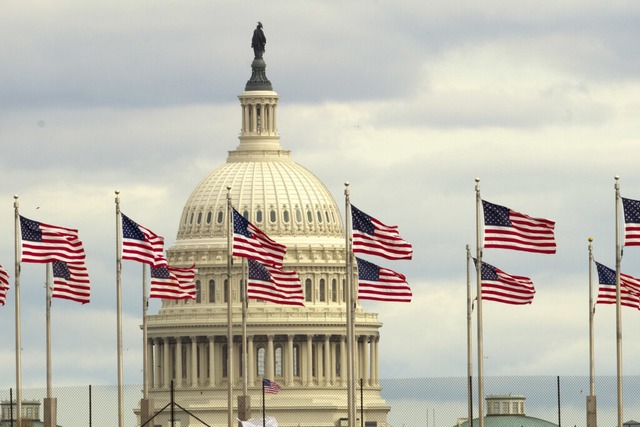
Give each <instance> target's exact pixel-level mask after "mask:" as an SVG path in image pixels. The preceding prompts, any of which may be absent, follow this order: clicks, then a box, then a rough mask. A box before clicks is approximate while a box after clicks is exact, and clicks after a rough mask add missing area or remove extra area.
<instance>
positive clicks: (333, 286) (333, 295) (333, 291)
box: [331, 279, 338, 302]
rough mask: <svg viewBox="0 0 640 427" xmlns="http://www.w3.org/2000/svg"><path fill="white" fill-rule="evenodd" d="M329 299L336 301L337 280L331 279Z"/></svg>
mask: <svg viewBox="0 0 640 427" xmlns="http://www.w3.org/2000/svg"><path fill="white" fill-rule="evenodd" d="M331 301H333V302H338V281H337V280H336V279H331Z"/></svg>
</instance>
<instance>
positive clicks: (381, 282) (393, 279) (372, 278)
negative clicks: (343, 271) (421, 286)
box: [356, 257, 412, 302]
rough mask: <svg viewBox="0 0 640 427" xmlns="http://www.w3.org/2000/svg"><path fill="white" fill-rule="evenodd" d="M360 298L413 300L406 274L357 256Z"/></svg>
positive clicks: (398, 300)
mask: <svg viewBox="0 0 640 427" xmlns="http://www.w3.org/2000/svg"><path fill="white" fill-rule="evenodd" d="M356 261H357V263H358V299H360V300H374V301H397V302H411V296H412V294H411V288H410V287H409V284H408V283H407V279H406V278H405V277H404V275H402V274H400V273H396V272H395V271H393V270H389V269H388V268H382V267H379V266H377V265H375V264H373V263H370V262H369V261H365V260H363V259H360V258H357V257H356Z"/></svg>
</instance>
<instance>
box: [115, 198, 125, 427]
mask: <svg viewBox="0 0 640 427" xmlns="http://www.w3.org/2000/svg"><path fill="white" fill-rule="evenodd" d="M115 193H116V198H115V203H116V325H117V351H118V426H119V427H124V412H123V408H124V397H123V388H122V387H123V386H122V254H121V249H120V248H121V246H122V242H121V236H122V230H121V228H122V220H121V212H120V191H118V190H116V191H115Z"/></svg>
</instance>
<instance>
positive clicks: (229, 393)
mask: <svg viewBox="0 0 640 427" xmlns="http://www.w3.org/2000/svg"><path fill="white" fill-rule="evenodd" d="M232 234H233V212H232V211H231V187H227V379H228V384H227V425H228V426H229V427H231V426H232V425H233V312H232V309H233V305H232V303H231V300H232V296H233V293H232V292H231V265H232V262H233V255H232V249H231V248H232Z"/></svg>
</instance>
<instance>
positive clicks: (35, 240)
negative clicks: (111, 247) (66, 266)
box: [20, 216, 85, 263]
mask: <svg viewBox="0 0 640 427" xmlns="http://www.w3.org/2000/svg"><path fill="white" fill-rule="evenodd" d="M20 235H21V236H22V259H21V260H22V261H23V262H35V263H48V262H52V261H64V262H81V261H82V260H84V258H85V253H84V248H83V247H82V242H81V241H80V238H78V230H75V229H73V228H65V227H58V226H55V225H49V224H44V223H41V222H37V221H33V220H30V219H27V218H25V217H23V216H20Z"/></svg>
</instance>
